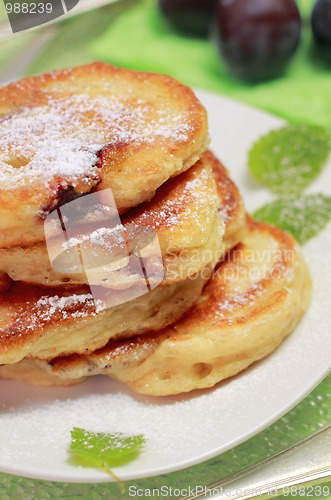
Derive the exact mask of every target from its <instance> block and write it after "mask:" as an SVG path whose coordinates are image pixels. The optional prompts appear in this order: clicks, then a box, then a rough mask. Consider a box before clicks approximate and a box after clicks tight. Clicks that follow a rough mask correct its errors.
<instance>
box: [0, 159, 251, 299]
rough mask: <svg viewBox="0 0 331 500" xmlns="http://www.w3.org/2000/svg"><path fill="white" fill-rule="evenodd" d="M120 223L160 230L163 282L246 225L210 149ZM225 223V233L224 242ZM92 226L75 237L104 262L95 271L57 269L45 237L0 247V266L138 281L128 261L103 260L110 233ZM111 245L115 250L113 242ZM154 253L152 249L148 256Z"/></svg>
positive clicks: (16, 271) (57, 276) (25, 274)
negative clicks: (117, 264)
mask: <svg viewBox="0 0 331 500" xmlns="http://www.w3.org/2000/svg"><path fill="white" fill-rule="evenodd" d="M215 181H216V182H215ZM223 219H224V222H225V224H226V225H225V224H224V223H223ZM122 224H123V226H124V230H125V231H126V234H128V228H134V230H135V232H136V233H137V235H139V234H140V233H141V234H143V233H144V231H145V230H148V231H152V232H153V233H155V234H156V235H157V236H158V240H159V244H160V247H158V248H160V250H161V253H162V259H163V266H164V273H165V275H164V279H163V284H170V283H174V282H178V281H184V280H186V279H187V278H188V277H190V276H193V275H195V274H197V273H198V272H199V271H200V270H201V269H202V268H204V267H205V266H206V265H207V264H208V263H209V262H210V261H214V260H215V257H214V254H215V253H216V255H217V258H221V256H222V253H223V252H225V251H226V250H227V249H228V248H229V247H232V246H233V245H234V244H235V243H237V242H238V241H240V239H241V237H242V236H243V232H244V230H245V228H246V221H245V209H244V206H243V203H242V200H241V196H240V194H239V192H238V189H237V188H236V186H235V185H234V184H233V182H232V181H231V180H230V179H229V178H228V175H227V172H226V170H225V168H224V167H223V166H222V165H221V164H220V163H219V162H218V160H217V159H216V158H215V157H214V156H213V155H212V153H210V152H207V153H205V154H204V155H203V156H202V158H201V159H200V160H199V161H198V162H197V163H196V165H194V166H193V167H192V168H190V169H189V170H188V171H186V172H184V173H182V174H181V175H179V176H177V177H176V178H174V179H171V180H169V181H167V182H166V183H165V184H163V185H162V186H161V187H160V188H159V189H158V190H157V192H156V195H155V196H154V198H153V199H152V200H151V201H150V202H145V203H143V204H141V205H139V207H137V208H135V209H132V210H129V211H128V212H126V213H125V214H124V215H123V216H122ZM224 228H225V230H226V232H227V234H226V236H225V241H224V243H223V242H222V232H223V231H224ZM78 229H79V231H80V228H78ZM122 229H123V228H122ZM94 230H95V226H94V225H92V227H91V228H90V227H89V226H87V225H86V226H85V227H84V232H77V234H76V235H75V241H76V242H78V243H79V242H83V243H80V251H81V252H84V256H87V258H88V257H89V256H91V259H90V260H91V262H94V263H98V262H99V263H103V265H102V266H101V265H100V264H98V265H99V267H97V264H95V265H94V266H93V267H95V268H96V269H95V273H93V272H89V274H88V276H87V275H86V274H85V273H84V272H75V273H70V272H67V273H64V272H63V273H60V272H57V271H56V270H55V269H54V267H52V266H51V263H50V259H49V256H48V251H47V247H46V243H45V242H40V243H38V244H35V245H31V246H23V247H22V246H17V247H12V248H8V249H0V268H1V269H2V271H4V272H6V273H8V274H9V275H10V277H11V278H12V279H14V280H15V281H24V282H28V283H34V284H39V285H44V286H52V287H56V286H61V285H64V286H65V285H81V284H88V283H89V284H93V285H100V286H101V285H102V286H104V287H109V288H113V289H121V288H127V287H129V286H132V285H134V284H136V283H138V282H139V280H141V279H142V277H141V275H140V274H138V273H135V272H134V270H132V271H131V272H130V269H129V267H125V268H120V269H118V270H113V267H112V264H109V265H108V266H107V263H108V262H109V259H107V255H108V254H109V249H110V248H111V245H112V238H113V231H111V232H110V236H107V234H106V235H104V236H102V238H97V239H96V238H95V237H93V238H92V237H91V235H95V231H94ZM98 230H100V231H102V230H103V227H102V226H101V229H100V228H98ZM120 230H121V228H120ZM84 235H90V239H89V240H87V241H86V238H85V236H84ZM84 238H85V239H84ZM215 238H216V239H215ZM61 241H62V240H60V241H59V242H57V239H56V238H53V246H56V247H60V246H61ZM115 241H116V240H115ZM48 245H50V243H49V242H48ZM113 250H114V251H115V252H116V248H113ZM155 250H157V248H156V249H155ZM72 251H73V252H76V251H77V245H74V246H73V247H72V249H70V250H67V251H66V252H65V259H66V261H67V262H75V258H74V257H73V258H70V252H72ZM74 255H75V254H74ZM155 257H156V255H153V253H151V255H150V259H153V258H155ZM68 269H69V266H68Z"/></svg>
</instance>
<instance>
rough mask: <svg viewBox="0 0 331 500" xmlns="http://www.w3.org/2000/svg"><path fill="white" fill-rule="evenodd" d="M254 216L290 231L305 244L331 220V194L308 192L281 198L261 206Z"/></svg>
mask: <svg viewBox="0 0 331 500" xmlns="http://www.w3.org/2000/svg"><path fill="white" fill-rule="evenodd" d="M254 218H255V219H256V220H258V221H261V222H268V223H270V224H273V225H275V226H278V227H280V228H281V229H284V230H285V231H288V232H289V233H291V234H292V235H293V236H294V237H295V239H296V240H297V241H298V242H299V243H301V244H303V243H305V242H306V241H308V240H310V239H311V238H313V237H314V236H316V235H317V234H318V233H319V232H320V231H321V230H322V229H323V228H324V227H325V226H326V224H327V223H328V222H329V221H330V220H331V196H325V195H323V194H308V195H301V196H296V195H291V196H287V197H283V198H279V199H278V200H275V201H273V202H271V203H268V204H267V205H264V206H263V207H261V208H259V209H258V210H257V211H256V212H255V213H254Z"/></svg>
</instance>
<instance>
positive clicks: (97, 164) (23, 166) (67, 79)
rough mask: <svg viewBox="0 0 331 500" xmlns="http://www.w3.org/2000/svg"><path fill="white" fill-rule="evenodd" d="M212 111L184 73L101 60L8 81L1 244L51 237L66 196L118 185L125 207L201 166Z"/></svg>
mask: <svg viewBox="0 0 331 500" xmlns="http://www.w3.org/2000/svg"><path fill="white" fill-rule="evenodd" d="M207 129H208V126H207V116H206V111H205V109H204V108H203V106H202V105H201V104H200V102H199V101H198V99H197V98H196V97H195V95H194V94H193V92H192V91H191V90H190V89H189V88H188V87H185V86H184V85H182V84H180V83H179V82H177V81H176V80H174V79H172V78H170V77H168V76H164V75H159V74H153V73H140V72H135V71H129V70H125V69H120V68H115V67H113V66H110V65H107V64H104V63H94V64H89V65H85V66H81V67H77V68H73V69H65V70H59V71H53V72H50V73H47V74H44V75H41V76H37V77H28V78H24V79H22V80H20V81H18V82H16V83H12V84H10V85H8V86H6V87H3V88H1V89H0V137H1V139H0V181H1V189H0V247H2V248H4V247H9V246H12V245H20V244H28V243H32V242H35V241H41V240H42V239H43V217H45V216H46V215H47V213H48V212H49V211H50V210H52V209H53V208H54V207H56V206H59V205H61V203H63V200H65V199H68V198H69V199H73V198H75V197H77V196H79V195H82V194H84V193H89V192H91V191H92V190H103V189H106V188H111V189H112V191H113V194H114V197H115V201H116V204H117V208H118V209H119V211H120V212H121V213H122V212H124V211H126V210H127V209H128V208H130V207H134V206H137V205H139V204H140V203H142V202H144V201H146V200H149V199H151V198H152V197H153V195H154V193H155V191H156V189H157V188H158V187H159V186H161V185H162V184H163V183H164V182H165V181H167V180H168V179H169V178H170V177H173V176H176V175H178V174H180V173H181V172H183V171H185V170H187V169H188V168H189V167H191V166H192V165H194V163H196V161H197V160H198V159H199V157H200V156H201V154H202V153H203V152H204V151H205V150H206V148H207V145H208V130H207Z"/></svg>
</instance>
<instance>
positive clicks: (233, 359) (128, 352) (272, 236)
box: [0, 221, 311, 396]
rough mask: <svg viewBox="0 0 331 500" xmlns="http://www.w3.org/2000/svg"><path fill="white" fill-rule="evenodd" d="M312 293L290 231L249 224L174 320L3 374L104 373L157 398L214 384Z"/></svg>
mask: <svg viewBox="0 0 331 500" xmlns="http://www.w3.org/2000/svg"><path fill="white" fill-rule="evenodd" d="M310 294H311V281H310V276H309V272H308V269H307V267H306V264H305V262H304V260H303V258H302V256H301V253H300V249H299V248H298V245H297V243H296V242H295V240H294V239H293V238H292V236H290V235H289V234H287V233H284V232H283V231H281V230H280V229H276V228H275V227H272V226H270V225H267V224H261V223H256V222H253V221H250V231H249V233H248V234H247V235H246V237H245V238H244V241H243V242H242V243H241V244H239V245H238V246H237V247H236V248H235V249H234V250H232V252H230V254H229V256H228V258H227V259H226V260H225V261H224V262H223V263H221V264H220V265H219V267H218V268H217V270H216V272H215V274H214V276H213V277H212V278H211V280H210V281H209V282H208V284H207V286H206V287H205V288H204V290H203V293H202V295H201V297H200V299H199V301H198V303H197V305H196V306H194V307H193V308H192V309H191V310H190V311H188V312H187V313H185V314H184V316H183V317H182V318H181V319H180V320H179V321H177V322H176V323H175V324H173V325H171V326H169V327H167V328H165V329H163V330H162V331H160V332H158V333H151V334H148V335H144V336H138V337H135V338H132V339H127V340H120V341H111V342H109V343H108V345H107V346H105V347H104V348H103V349H100V350H97V351H96V352H94V353H92V354H89V355H86V356H84V355H72V356H69V357H60V358H57V359H54V360H51V361H49V362H48V363H47V362H43V361H32V360H24V361H23V362H22V364H19V365H18V370H16V368H15V366H14V365H13V366H12V367H10V366H7V367H0V375H1V376H3V377H9V378H11V377H14V378H15V377H16V376H17V377H18V378H19V379H25V380H30V381H31V382H33V383H38V384H44V383H45V384H47V385H52V384H53V385H57V384H59V385H60V384H62V383H65V384H68V383H69V382H70V381H71V382H72V383H76V382H79V381H81V380H83V379H84V377H87V376H92V375H97V374H105V375H110V376H111V377H113V378H115V379H117V380H120V381H122V382H124V383H126V384H128V385H129V386H130V387H131V388H132V389H133V390H135V391H137V392H140V393H143V394H149V395H153V396H165V395H171V394H178V393H182V392H188V391H191V390H193V389H202V388H207V387H212V386H214V385H215V384H217V383H218V382H219V381H221V380H224V379H226V378H228V377H231V376H233V375H236V374H237V373H238V372H240V371H242V370H244V369H245V368H247V367H248V366H249V365H251V364H252V363H254V361H257V360H259V359H261V358H263V357H265V356H267V355H268V354H270V353H271V352H272V351H273V350H274V349H275V348H276V347H277V346H278V345H279V344H280V343H281V342H282V341H283V340H284V338H285V337H286V336H287V335H288V334H289V333H290V332H291V331H292V330H293V329H294V328H295V326H296V325H297V324H298V322H299V321H300V319H301V317H302V316H303V314H304V312H305V311H306V309H307V307H308V303H309V300H310ZM43 370H44V372H45V374H46V375H45V378H44V375H43Z"/></svg>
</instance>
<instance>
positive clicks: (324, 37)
mask: <svg viewBox="0 0 331 500" xmlns="http://www.w3.org/2000/svg"><path fill="white" fill-rule="evenodd" d="M311 22H312V28H313V34H314V38H315V41H316V45H317V47H318V48H319V49H320V52H321V53H322V54H323V56H324V57H325V58H326V59H327V60H328V61H329V62H330V63H331V0H318V1H317V2H316V4H315V7H314V9H313V14H312V20H311Z"/></svg>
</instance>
